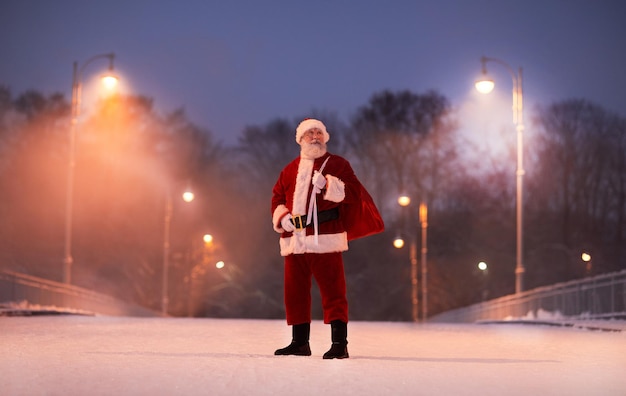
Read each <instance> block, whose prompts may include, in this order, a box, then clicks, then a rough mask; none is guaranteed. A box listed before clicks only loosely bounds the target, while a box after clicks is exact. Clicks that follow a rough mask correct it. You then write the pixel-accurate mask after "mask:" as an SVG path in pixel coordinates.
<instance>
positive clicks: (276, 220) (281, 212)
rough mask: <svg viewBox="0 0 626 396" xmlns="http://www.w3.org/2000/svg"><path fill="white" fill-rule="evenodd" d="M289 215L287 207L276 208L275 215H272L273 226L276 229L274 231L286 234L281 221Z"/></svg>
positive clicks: (279, 206)
mask: <svg viewBox="0 0 626 396" xmlns="http://www.w3.org/2000/svg"><path fill="white" fill-rule="evenodd" d="M287 213H289V210H288V209H287V207H286V206H285V205H278V206H277V207H276V209H275V210H274V214H273V215H272V226H273V227H274V231H276V232H278V233H281V234H282V233H283V232H285V230H283V227H282V226H281V225H280V219H282V218H283V216H285V215H286V214H287Z"/></svg>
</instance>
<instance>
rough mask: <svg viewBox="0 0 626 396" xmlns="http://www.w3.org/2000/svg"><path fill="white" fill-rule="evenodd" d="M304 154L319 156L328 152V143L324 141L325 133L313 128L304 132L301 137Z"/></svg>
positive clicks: (306, 155) (311, 156)
mask: <svg viewBox="0 0 626 396" xmlns="http://www.w3.org/2000/svg"><path fill="white" fill-rule="evenodd" d="M300 146H301V150H302V155H303V156H305V157H307V158H319V157H321V156H322V155H324V154H325V153H326V143H324V133H323V132H322V131H321V130H320V129H318V128H313V129H309V130H308V131H306V132H304V133H303V134H302V138H301V139H300Z"/></svg>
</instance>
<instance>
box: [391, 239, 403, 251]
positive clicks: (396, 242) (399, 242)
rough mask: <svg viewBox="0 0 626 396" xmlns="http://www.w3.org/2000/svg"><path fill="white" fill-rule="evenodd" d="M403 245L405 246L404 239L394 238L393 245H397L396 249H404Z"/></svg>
mask: <svg viewBox="0 0 626 396" xmlns="http://www.w3.org/2000/svg"><path fill="white" fill-rule="evenodd" d="M403 246H404V239H402V238H400V237H398V238H396V239H394V240H393V247H395V248H396V249H402V247H403Z"/></svg>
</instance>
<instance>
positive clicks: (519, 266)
mask: <svg viewBox="0 0 626 396" xmlns="http://www.w3.org/2000/svg"><path fill="white" fill-rule="evenodd" d="M480 62H481V64H482V74H483V75H482V78H481V79H479V80H477V81H476V89H477V90H478V91H479V92H480V93H485V94H486V93H489V92H491V91H492V90H493V88H494V85H495V84H494V82H493V80H492V79H490V78H489V77H488V76H487V66H486V65H487V62H494V63H498V64H500V65H502V66H504V67H505V68H506V70H507V71H508V72H509V74H510V75H511V78H512V79H513V124H515V128H516V130H517V170H516V172H515V174H516V180H517V196H516V228H517V237H516V253H515V257H516V260H515V261H516V264H515V293H520V292H522V291H523V290H524V272H525V269H524V263H523V262H522V241H523V234H522V232H523V223H522V221H523V220H522V206H523V201H522V178H523V176H524V167H523V159H524V113H523V109H524V107H523V93H522V68H521V67H520V68H519V69H518V70H517V72H515V70H513V68H512V67H511V66H509V65H508V64H507V63H505V62H503V61H501V60H499V59H495V58H487V57H484V56H483V57H482V58H481V59H480Z"/></svg>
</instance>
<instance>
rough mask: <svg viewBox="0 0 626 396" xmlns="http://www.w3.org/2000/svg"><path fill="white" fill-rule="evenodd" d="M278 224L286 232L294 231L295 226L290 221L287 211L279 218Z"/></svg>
mask: <svg viewBox="0 0 626 396" xmlns="http://www.w3.org/2000/svg"><path fill="white" fill-rule="evenodd" d="M280 225H281V226H282V227H283V230H285V231H287V232H294V231H295V230H296V226H295V225H293V223H292V222H291V215H290V214H289V213H287V214H286V215H284V216H283V218H282V219H280Z"/></svg>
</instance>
